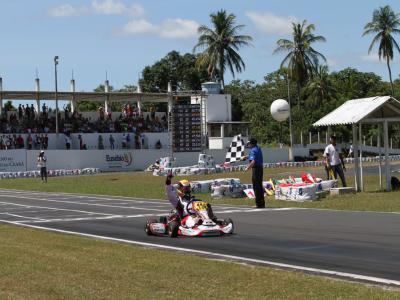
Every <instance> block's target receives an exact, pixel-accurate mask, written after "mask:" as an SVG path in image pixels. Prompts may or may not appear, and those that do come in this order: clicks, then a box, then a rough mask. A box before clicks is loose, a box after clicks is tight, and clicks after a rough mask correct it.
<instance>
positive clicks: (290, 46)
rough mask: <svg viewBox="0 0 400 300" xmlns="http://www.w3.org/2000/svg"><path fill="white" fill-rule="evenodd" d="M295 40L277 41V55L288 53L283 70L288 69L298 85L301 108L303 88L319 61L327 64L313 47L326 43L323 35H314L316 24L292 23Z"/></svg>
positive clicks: (283, 62) (282, 64)
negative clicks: (316, 43)
mask: <svg viewBox="0 0 400 300" xmlns="http://www.w3.org/2000/svg"><path fill="white" fill-rule="evenodd" d="M292 28H293V32H292V36H293V40H287V39H280V40H278V41H277V45H278V48H276V49H275V51H274V54H275V53H281V52H288V54H287V55H286V56H285V58H284V59H283V61H282V63H281V69H283V68H287V69H288V73H289V74H288V75H289V77H290V78H292V79H293V80H295V81H296V83H297V97H298V100H297V104H298V106H299V108H300V98H301V96H300V94H301V88H302V87H303V86H304V84H305V82H306V81H307V79H308V78H309V76H310V74H311V73H312V71H313V70H314V69H316V68H317V66H318V64H319V60H320V59H321V60H323V61H324V62H326V58H325V56H323V55H322V54H321V53H319V52H318V51H316V50H315V49H314V48H313V47H312V45H313V44H314V43H315V42H325V41H326V39H325V38H324V37H323V36H321V35H314V34H313V31H314V30H315V26H314V24H307V21H306V20H304V21H303V22H302V23H292Z"/></svg>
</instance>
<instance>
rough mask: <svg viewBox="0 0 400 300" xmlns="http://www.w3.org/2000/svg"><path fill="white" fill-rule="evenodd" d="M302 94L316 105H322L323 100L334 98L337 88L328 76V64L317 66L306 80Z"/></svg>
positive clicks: (327, 100)
mask: <svg viewBox="0 0 400 300" xmlns="http://www.w3.org/2000/svg"><path fill="white" fill-rule="evenodd" d="M304 94H305V96H306V97H307V98H309V99H310V100H311V101H312V102H313V105H314V106H316V107H320V106H321V105H323V104H324V103H323V102H329V101H330V100H332V99H335V98H336V95H337V90H336V88H335V86H334V84H333V82H332V80H331V78H330V76H329V72H328V66H326V65H323V66H318V68H317V70H316V71H314V72H313V75H312V77H311V78H310V80H309V81H308V82H307V85H306V86H305V88H304Z"/></svg>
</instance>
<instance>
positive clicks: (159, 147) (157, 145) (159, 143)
mask: <svg viewBox="0 0 400 300" xmlns="http://www.w3.org/2000/svg"><path fill="white" fill-rule="evenodd" d="M155 146H156V149H161V148H162V145H161V141H160V140H158V141H157V143H156V145H155Z"/></svg>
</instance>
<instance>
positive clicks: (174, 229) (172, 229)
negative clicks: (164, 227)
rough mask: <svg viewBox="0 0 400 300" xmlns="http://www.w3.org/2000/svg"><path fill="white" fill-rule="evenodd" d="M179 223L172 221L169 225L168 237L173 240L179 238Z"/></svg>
mask: <svg viewBox="0 0 400 300" xmlns="http://www.w3.org/2000/svg"><path fill="white" fill-rule="evenodd" d="M178 230H179V223H178V222H176V221H172V222H171V223H169V224H168V236H169V237H171V238H175V237H177V236H178Z"/></svg>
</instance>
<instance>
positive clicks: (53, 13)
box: [48, 0, 145, 18]
mask: <svg viewBox="0 0 400 300" xmlns="http://www.w3.org/2000/svg"><path fill="white" fill-rule="evenodd" d="M85 14H93V15H129V16H133V17H141V16H143V15H144V14H145V10H144V8H143V7H142V6H141V5H140V4H131V5H130V6H127V5H125V3H123V2H121V1H119V0H93V1H92V2H91V3H90V5H86V6H79V7H78V6H73V5H71V4H62V5H59V6H56V7H53V8H51V9H50V10H49V11H48V15H49V16H50V17H53V18H65V17H76V16H81V15H85Z"/></svg>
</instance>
